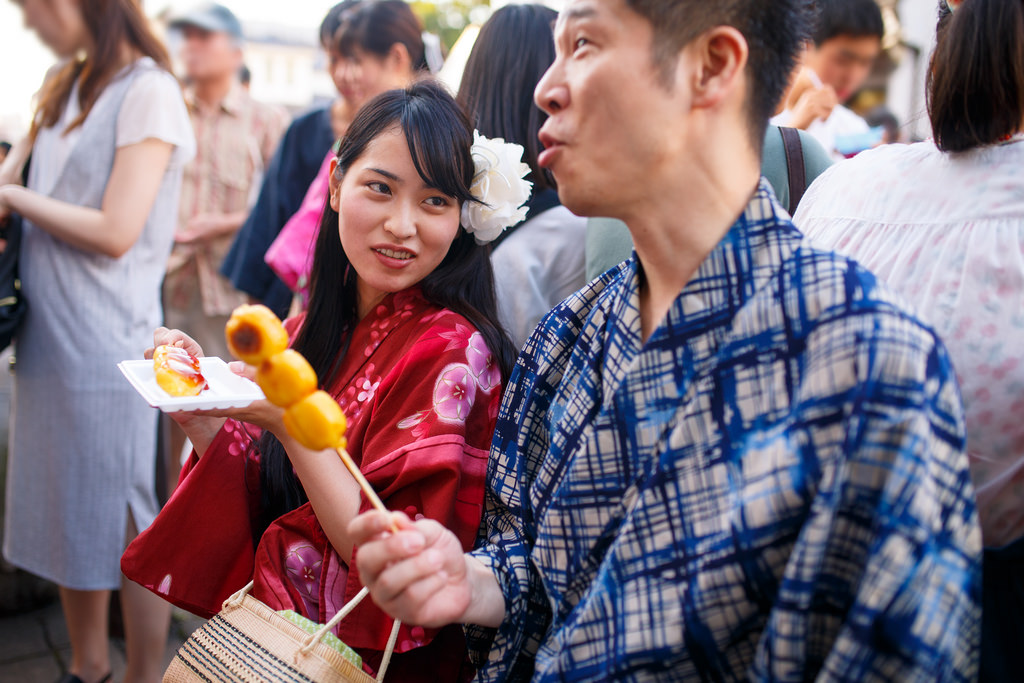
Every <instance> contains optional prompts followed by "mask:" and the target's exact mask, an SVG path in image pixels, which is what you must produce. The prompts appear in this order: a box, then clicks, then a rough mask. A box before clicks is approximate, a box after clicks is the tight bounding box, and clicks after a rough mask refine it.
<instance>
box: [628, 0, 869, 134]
mask: <svg viewBox="0 0 1024 683" xmlns="http://www.w3.org/2000/svg"><path fill="white" fill-rule="evenodd" d="M844 1H845V0H844ZM868 1H869V2H870V0H868ZM626 4H627V5H628V6H629V7H630V9H632V10H633V11H634V12H636V13H637V14H640V15H641V16H643V17H644V18H645V19H647V20H648V21H649V22H650V23H651V25H652V26H653V27H654V61H655V66H657V67H658V68H659V69H662V70H663V71H664V72H665V74H666V76H667V74H668V73H670V72H671V70H672V68H673V67H674V65H675V63H676V59H677V57H678V55H679V52H680V51H681V50H682V49H683V48H684V47H685V46H686V45H688V44H689V43H690V42H691V41H693V40H694V39H695V38H697V37H698V36H700V35H701V34H702V33H704V32H706V31H708V30H710V29H712V28H714V27H716V26H731V27H733V28H735V29H736V30H738V31H739V32H740V33H742V34H743V37H744V38H746V40H747V44H748V45H749V48H750V56H749V59H748V64H747V74H748V81H749V92H748V95H747V109H748V112H749V122H750V131H751V137H752V140H753V142H754V149H756V150H758V153H760V150H761V146H762V144H763V143H764V135H765V130H766V129H767V127H768V120H769V119H770V118H771V116H772V115H773V114H774V113H775V110H776V109H777V108H778V104H779V101H780V100H781V99H782V95H783V94H784V93H785V91H786V88H787V87H789V77H790V75H791V74H792V73H793V69H795V68H796V64H797V59H798V57H799V55H800V51H801V50H802V48H803V46H804V44H805V43H806V41H807V39H808V38H809V37H810V30H811V21H812V19H813V16H814V13H813V9H812V5H813V3H812V2H811V0H713V1H709V0H626Z"/></svg>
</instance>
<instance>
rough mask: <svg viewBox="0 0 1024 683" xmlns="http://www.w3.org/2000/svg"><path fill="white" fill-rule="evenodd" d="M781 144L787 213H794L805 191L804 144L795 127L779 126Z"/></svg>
mask: <svg viewBox="0 0 1024 683" xmlns="http://www.w3.org/2000/svg"><path fill="white" fill-rule="evenodd" d="M779 133H780V134H781V135H782V146H783V148H784V149H785V151H786V171H787V173H788V176H789V207H788V208H789V215H790V216H792V215H793V214H795V213H796V207H797V206H799V205H800V200H801V199H803V198H804V192H806V191H807V171H806V169H805V168H804V145H803V142H801V141H800V131H798V130H797V129H796V128H786V127H784V126H782V127H780V128H779Z"/></svg>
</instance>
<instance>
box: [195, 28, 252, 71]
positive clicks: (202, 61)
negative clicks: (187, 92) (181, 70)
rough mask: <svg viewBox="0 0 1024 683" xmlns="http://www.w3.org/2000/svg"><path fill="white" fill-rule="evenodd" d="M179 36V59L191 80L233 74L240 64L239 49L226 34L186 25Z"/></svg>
mask: <svg viewBox="0 0 1024 683" xmlns="http://www.w3.org/2000/svg"><path fill="white" fill-rule="evenodd" d="M182 38H183V41H182V44H181V61H182V64H183V66H184V67H185V75H186V77H187V78H188V79H189V80H191V81H204V80H209V79H215V78H224V77H227V76H228V75H231V76H232V77H233V76H234V75H235V74H236V73H237V72H238V69H239V67H241V65H242V52H241V50H240V49H239V47H238V45H237V44H236V43H235V41H234V39H233V38H232V37H231V36H229V35H228V34H226V33H222V32H215V31H205V30H203V29H201V28H199V27H197V26H186V27H184V28H183V29H182Z"/></svg>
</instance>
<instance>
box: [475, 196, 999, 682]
mask: <svg viewBox="0 0 1024 683" xmlns="http://www.w3.org/2000/svg"><path fill="white" fill-rule="evenodd" d="M640 277H641V273H640V268H639V265H638V263H637V261H636V260H635V258H634V259H633V260H632V261H630V262H627V264H625V265H624V266H622V267H621V268H619V269H618V270H616V271H613V272H610V273H609V274H607V275H605V276H604V277H603V278H601V279H599V280H598V281H597V282H595V283H594V284H592V285H591V286H590V287H588V288H587V289H585V290H583V291H582V292H580V293H579V294H577V295H576V296H574V297H573V298H571V299H569V300H568V301H566V302H565V303H564V304H562V305H561V306H560V307H559V308H557V309H556V310H555V311H554V312H553V313H552V314H551V315H550V316H549V317H548V318H547V319H546V320H545V321H544V322H543V323H542V324H541V326H540V327H539V328H538V330H537V332H536V333H535V334H534V336H533V338H532V340H531V341H530V342H529V344H528V345H527V347H526V349H525V350H524V352H523V354H522V356H521V357H520V359H519V362H518V365H517V368H516V371H515V374H514V375H513V377H512V380H511V385H510V390H509V393H508V395H507V396H506V399H505V401H504V405H503V407H502V412H501V416H500V418H499V424H498V430H497V433H496V435H495V441H494V447H493V450H492V454H491V463H490V467H489V471H488V489H489V490H488V500H487V511H486V515H485V519H484V524H483V528H482V532H481V533H482V538H481V541H480V544H479V548H478V550H476V551H475V552H474V556H475V557H476V558H478V559H479V560H480V561H482V562H483V563H485V564H486V565H487V566H489V567H490V568H491V569H492V570H493V571H494V573H495V575H496V576H497V578H498V580H499V583H500V585H501V587H502V590H503V591H504V594H505V599H506V607H507V617H506V620H505V622H504V624H502V626H501V627H500V628H499V629H497V630H496V631H493V630H485V629H479V628H475V627H472V626H470V627H467V631H468V633H469V635H470V641H471V646H472V648H473V651H474V654H475V656H476V657H477V658H478V663H480V664H481V665H482V670H481V673H480V677H479V679H480V680H481V681H509V680H530V679H532V680H535V681H606V680H621V681H652V680H657V681H739V680H775V681H807V680H819V681H833V680H844V681H902V682H908V681H929V682H934V681H969V680H972V679H973V678H974V677H975V674H976V670H977V649H978V637H979V616H980V614H979V597H980V556H981V539H980V531H979V528H978V520H977V514H976V512H975V505H974V494H973V490H972V488H971V484H970V480H969V477H968V472H967V459H966V456H965V453H964V440H965V437H964V418H963V413H962V407H961V403H960V397H959V392H958V389H957V385H956V381H955V378H954V374H953V370H952V368H951V366H950V361H949V358H948V357H947V355H946V352H945V349H944V348H943V346H942V344H941V343H940V342H939V340H938V339H937V338H936V337H935V335H934V334H933V333H932V332H931V331H930V330H929V329H928V328H926V327H925V326H924V325H922V324H921V323H920V322H919V321H918V320H917V319H916V318H914V317H913V316H912V315H910V314H908V313H907V312H906V311H905V309H904V308H903V307H902V305H901V304H900V303H899V302H898V301H897V300H895V299H894V297H893V296H892V295H891V294H890V293H889V292H888V291H887V290H886V289H885V288H884V287H883V286H881V285H880V284H879V283H878V282H877V281H876V280H875V278H874V277H873V276H872V275H871V274H870V273H868V272H867V271H865V270H863V269H862V268H861V267H860V266H858V265H857V264H856V263H854V262H852V261H849V260H847V259H844V258H842V257H839V256H837V255H835V254H832V253H829V252H822V251H817V250H815V249H813V248H811V247H810V246H808V245H807V243H806V242H805V241H804V239H803V237H802V235H801V234H800V233H799V232H798V231H797V230H796V228H794V227H793V225H792V224H791V223H790V222H789V219H788V218H787V217H786V216H785V214H784V212H783V210H782V208H781V207H780V206H779V205H778V204H777V203H776V202H775V198H774V196H773V195H772V192H771V189H770V188H769V187H768V185H767V184H766V183H764V182H762V184H761V186H760V188H759V190H758V191H757V193H756V194H755V195H754V197H753V199H752V201H751V202H750V204H749V206H748V208H747V210H746V212H745V214H744V215H743V216H742V217H741V218H740V219H739V220H738V221H737V222H736V224H735V225H734V226H733V228H732V229H731V230H730V231H729V233H728V234H727V235H726V237H725V238H724V239H723V240H722V242H721V243H720V244H719V245H718V246H717V247H716V248H715V249H714V250H713V251H712V253H711V254H710V255H709V256H708V257H707V259H706V260H705V261H704V263H703V264H702V265H701V267H700V268H699V270H698V272H697V273H696V275H695V276H694V277H693V278H692V280H691V281H690V283H689V284H688V285H687V286H686V288H685V289H684V290H683V292H682V294H681V295H680V296H679V298H678V299H677V300H676V301H675V303H674V305H673V306H672V308H671V310H670V311H669V313H668V316H667V318H666V320H665V321H664V322H663V324H662V325H661V326H660V328H659V329H658V330H656V331H655V332H654V334H653V335H652V336H651V338H650V339H649V340H648V341H647V342H646V343H642V340H641V327H640V317H639V312H638V296H639V295H638V283H639V281H640Z"/></svg>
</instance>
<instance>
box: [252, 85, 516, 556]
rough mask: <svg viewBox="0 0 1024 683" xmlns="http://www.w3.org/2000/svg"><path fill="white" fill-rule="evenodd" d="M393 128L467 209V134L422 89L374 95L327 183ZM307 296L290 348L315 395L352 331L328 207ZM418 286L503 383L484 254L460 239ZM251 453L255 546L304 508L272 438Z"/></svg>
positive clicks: (344, 269) (454, 114)
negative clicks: (493, 363)
mask: <svg viewBox="0 0 1024 683" xmlns="http://www.w3.org/2000/svg"><path fill="white" fill-rule="evenodd" d="M395 128H400V129H401V130H402V132H403V133H404V134H405V138H406V140H407V141H408V143H409V153H410V154H411V155H412V160H413V163H414V164H415V166H416V170H417V171H419V174H420V177H421V178H423V180H424V182H426V183H427V185H429V186H430V187H432V188H434V189H436V190H438V191H439V192H442V193H444V194H445V195H448V196H449V197H453V198H455V199H457V200H458V201H459V202H460V203H462V202H466V201H473V198H472V195H471V194H470V187H471V186H472V182H473V174H474V164H473V157H472V154H471V151H470V147H471V145H472V144H473V129H472V127H471V126H470V123H469V120H468V118H467V117H466V115H465V114H464V113H463V111H462V109H461V108H460V107H459V105H458V104H457V103H456V102H455V100H454V99H453V98H452V96H451V95H449V94H448V92H447V91H445V89H444V88H443V87H442V86H440V85H438V84H436V83H433V82H431V81H424V82H422V83H417V84H415V85H412V86H411V87H409V88H408V89H406V90H392V91H390V92H387V93H384V94H382V95H379V96H378V97H376V98H375V99H373V100H371V101H370V102H369V103H367V104H366V106H364V107H363V108H362V109H361V110H360V111H359V114H358V115H357V116H356V118H355V120H354V121H353V122H352V125H351V126H350V127H349V129H348V133H347V134H346V135H345V137H344V138H343V139H342V141H341V146H340V149H339V151H338V170H337V172H336V173H337V174H338V175H337V177H336V178H335V180H337V179H339V178H340V177H341V176H343V175H344V174H345V173H346V172H347V171H348V170H349V169H350V168H351V167H352V164H354V163H355V162H356V160H358V159H359V157H360V156H362V154H363V152H364V151H365V150H366V147H367V146H368V145H369V144H370V143H371V142H372V141H373V140H374V139H376V138H377V137H378V136H380V135H382V134H384V133H387V132H389V131H392V130H394V129H395ZM310 286H311V292H310V299H309V310H308V313H307V316H306V320H305V323H304V324H303V326H302V329H301V330H300V332H299V334H298V336H297V337H296V339H295V343H294V344H293V348H295V350H296V351H298V352H300V353H301V354H302V355H304V356H305V357H306V359H307V360H309V362H310V364H311V365H312V366H313V369H314V370H316V373H317V377H319V378H320V385H321V387H323V388H329V387H331V386H332V385H333V384H334V382H335V381H336V380H337V379H338V377H337V373H338V370H339V368H340V366H341V361H342V359H343V358H344V356H345V353H346V352H347V350H348V345H349V342H350V341H351V335H352V331H353V329H354V328H355V326H356V324H357V323H358V322H359V319H358V314H357V308H356V306H357V301H358V293H357V291H356V277H355V274H354V273H352V272H351V267H350V262H349V259H348V256H347V255H346V254H345V250H344V249H343V248H342V246H341V239H340V238H339V235H338V213H337V212H336V211H334V210H333V209H332V208H331V206H330V203H329V202H328V203H327V205H326V207H325V208H324V212H323V216H322V217H321V220H320V236H319V237H318V238H317V241H316V245H315V252H314V256H313V270H312V274H311V280H310ZM419 286H420V288H421V290H422V292H423V296H424V298H426V300H427V301H429V302H430V303H432V304H434V305H435V306H438V307H441V308H445V309H448V310H450V311H454V312H455V313H458V314H460V315H462V316H463V317H465V318H466V319H467V320H468V321H469V322H470V323H471V324H472V325H473V326H474V327H476V329H477V330H479V332H480V334H481V335H483V337H484V340H485V341H486V342H487V346H488V348H489V349H491V352H492V353H493V354H494V357H495V359H496V360H497V362H498V364H499V366H500V367H501V372H502V377H503V378H505V379H506V380H507V379H508V376H509V374H510V373H511V369H512V364H513V362H514V361H515V349H514V348H513V346H512V342H511V340H510V339H509V338H508V336H507V334H506V333H505V332H504V331H503V329H502V327H501V325H500V324H499V323H498V312H497V301H496V299H495V291H494V272H493V271H492V270H491V259H490V249H489V248H488V247H486V246H481V245H479V244H477V243H476V240H475V239H474V238H473V236H472V235H470V234H469V233H467V232H466V231H465V230H462V229H460V230H459V231H458V233H457V236H456V237H455V240H454V241H453V242H452V245H451V248H450V249H449V250H448V254H447V256H445V258H444V260H443V261H442V262H441V264H440V265H439V266H438V267H437V268H436V269H434V271H433V272H432V273H431V274H430V275H428V276H427V277H426V278H424V279H423V280H422V281H421V282H420V283H419ZM328 390H329V389H328ZM259 451H260V464H261V468H260V483H261V495H262V499H263V516H262V520H261V521H262V523H261V525H260V528H259V529H258V530H257V531H258V532H259V533H258V535H257V537H256V538H257V539H258V538H259V536H261V535H262V532H263V531H264V530H265V529H266V528H267V526H269V524H270V523H271V522H272V521H273V520H275V519H277V518H278V517H280V516H281V515H283V514H285V513H286V512H289V511H291V510H294V509H295V508H297V507H299V506H300V505H302V504H304V503H305V502H306V501H307V500H308V499H307V497H306V494H305V491H304V490H303V488H302V484H301V483H300V482H299V479H298V477H297V476H296V475H295V471H294V470H293V469H292V466H291V463H290V462H289V461H288V456H287V454H286V452H285V450H284V447H283V446H282V445H281V442H280V441H278V439H277V438H276V437H275V436H274V435H273V434H271V433H270V432H264V434H263V436H262V437H261V438H260V442H259Z"/></svg>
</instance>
